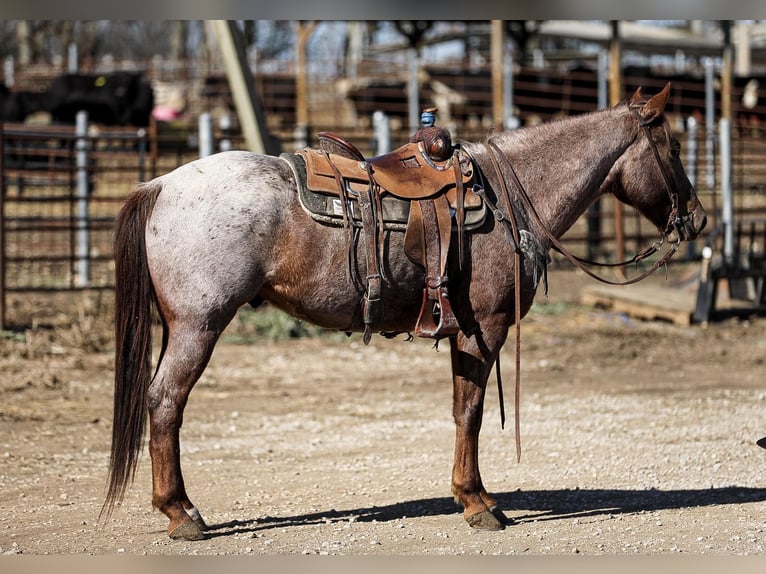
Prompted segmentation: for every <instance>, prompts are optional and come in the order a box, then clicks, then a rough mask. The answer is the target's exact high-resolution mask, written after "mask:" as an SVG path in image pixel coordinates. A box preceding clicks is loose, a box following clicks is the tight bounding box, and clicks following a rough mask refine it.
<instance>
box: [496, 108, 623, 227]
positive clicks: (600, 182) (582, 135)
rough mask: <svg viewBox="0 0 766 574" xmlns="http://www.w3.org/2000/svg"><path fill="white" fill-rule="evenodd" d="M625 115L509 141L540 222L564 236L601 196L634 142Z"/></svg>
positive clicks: (580, 119) (573, 122)
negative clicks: (626, 151)
mask: <svg viewBox="0 0 766 574" xmlns="http://www.w3.org/2000/svg"><path fill="white" fill-rule="evenodd" d="M626 125H629V124H627V122H626V120H625V114H624V113H620V112H618V111H616V110H612V109H610V110H604V111H600V112H596V113H592V114H587V115H584V116H577V117H574V118H568V119H566V120H562V121H558V122H552V123H549V124H544V125H541V126H537V127H535V128H529V129H527V130H521V131H519V132H518V133H516V134H514V133H513V132H511V133H510V134H509V135H508V139H507V140H506V143H504V144H503V143H500V149H501V150H502V151H504V152H505V153H507V155H508V158H509V159H510V161H511V163H512V164H513V166H514V169H515V170H516V172H517V174H518V176H519V179H520V180H521V182H522V183H523V185H524V186H525V189H526V192H527V194H528V195H529V197H530V199H531V200H532V204H533V205H534V206H535V211H536V212H537V214H538V215H539V217H540V220H541V221H540V222H535V221H533V220H530V224H531V225H532V226H533V227H536V226H537V225H538V224H540V223H541V224H542V225H544V226H545V227H546V228H547V229H548V230H549V231H550V232H551V233H553V234H554V235H555V236H556V237H560V236H561V235H563V234H564V233H565V232H566V231H567V230H568V229H569V228H570V227H571V226H572V225H573V224H574V223H575V221H577V219H578V218H579V217H580V216H581V215H582V214H583V213H585V210H586V209H587V208H588V206H589V205H590V204H591V203H593V201H595V199H596V198H597V197H599V195H601V194H602V193H603V192H604V191H605V188H607V187H608V186H607V185H606V182H607V178H608V176H609V174H610V171H611V169H612V167H613V166H614V164H615V162H616V161H617V160H618V159H619V158H620V156H621V155H622V154H623V153H624V152H625V150H626V148H627V147H628V146H629V145H630V143H631V142H632V141H633V138H634V136H635V133H634V132H632V131H631V130H629V129H626Z"/></svg>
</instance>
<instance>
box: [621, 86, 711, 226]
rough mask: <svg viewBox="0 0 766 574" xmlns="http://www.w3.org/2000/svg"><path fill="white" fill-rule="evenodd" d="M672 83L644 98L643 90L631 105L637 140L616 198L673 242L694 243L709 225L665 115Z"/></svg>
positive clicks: (625, 157)
mask: <svg viewBox="0 0 766 574" xmlns="http://www.w3.org/2000/svg"><path fill="white" fill-rule="evenodd" d="M669 95H670V84H669V83H668V84H667V85H666V86H665V88H664V89H663V90H662V91H661V92H660V93H659V94H657V95H656V96H653V97H651V98H648V99H647V98H645V97H644V96H643V95H642V94H641V88H639V89H638V90H636V92H635V93H634V94H633V97H631V99H630V101H629V103H628V109H629V111H630V113H631V114H632V116H633V117H632V118H631V119H633V121H634V122H635V123H636V127H637V130H638V132H637V134H638V135H637V137H636V140H635V142H634V144H633V145H631V146H630V148H629V149H628V151H627V152H626V153H625V156H624V158H623V159H624V163H623V164H622V169H621V176H620V178H619V180H620V185H618V186H617V187H618V189H616V190H615V195H616V196H617V197H618V198H619V199H620V200H622V201H624V202H625V203H627V204H628V205H632V206H633V207H635V208H636V209H638V211H640V212H641V213H642V214H643V215H644V216H645V217H647V218H648V219H649V220H650V221H651V222H652V223H654V224H655V225H656V226H657V228H658V229H659V231H660V233H662V234H663V236H666V237H667V238H668V239H669V240H670V241H679V240H680V241H690V240H693V239H695V238H696V237H697V236H698V235H699V234H700V232H701V231H702V229H703V228H704V227H705V223H706V222H707V215H706V214H705V210H704V208H703V207H702V204H701V203H700V201H699V199H698V198H697V193H696V192H695V190H694V186H692V184H691V182H690V181H689V178H688V177H687V176H686V171H685V170H684V166H683V164H682V163H681V144H680V143H679V141H678V140H677V139H676V138H675V137H674V136H673V134H672V133H671V131H670V126H669V125H668V122H667V120H666V118H665V115H664V110H665V104H666V103H667V101H668V96H669Z"/></svg>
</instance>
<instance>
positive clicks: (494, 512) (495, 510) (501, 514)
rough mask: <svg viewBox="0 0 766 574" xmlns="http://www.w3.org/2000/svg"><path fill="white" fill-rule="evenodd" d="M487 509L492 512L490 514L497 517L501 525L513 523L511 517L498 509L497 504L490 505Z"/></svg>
mask: <svg viewBox="0 0 766 574" xmlns="http://www.w3.org/2000/svg"><path fill="white" fill-rule="evenodd" d="M489 511H490V512H491V513H492V515H493V516H494V517H495V518H497V520H498V521H499V522H500V524H502V525H503V526H510V525H512V524H515V522H514V521H513V519H512V518H508V517H507V516H506V515H505V513H504V512H503V511H502V510H500V508H499V507H498V506H492V507H490V509H489Z"/></svg>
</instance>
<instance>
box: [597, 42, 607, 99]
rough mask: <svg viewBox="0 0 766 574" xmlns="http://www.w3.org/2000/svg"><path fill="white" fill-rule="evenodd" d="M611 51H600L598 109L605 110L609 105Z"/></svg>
mask: <svg viewBox="0 0 766 574" xmlns="http://www.w3.org/2000/svg"><path fill="white" fill-rule="evenodd" d="M608 80H609V53H608V52H607V51H606V50H601V51H600V52H599V53H598V109H599V110H604V109H606V108H607V106H608V105H609V99H608V97H607V85H608V84H609V81H608Z"/></svg>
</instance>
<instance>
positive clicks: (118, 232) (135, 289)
mask: <svg viewBox="0 0 766 574" xmlns="http://www.w3.org/2000/svg"><path fill="white" fill-rule="evenodd" d="M161 188H162V186H161V185H160V184H157V183H149V184H144V185H141V186H140V187H139V188H138V189H137V190H136V191H135V192H134V193H133V194H132V195H130V197H128V199H127V201H126V202H125V204H124V205H123V207H122V209H121V210H120V212H119V214H118V215H117V220H116V222H115V239H114V260H115V306H114V332H115V363H114V418H113V422H112V450H111V455H110V458H109V478H108V487H107V493H106V500H105V501H104V505H103V507H102V508H101V514H100V516H99V519H101V517H105V518H106V519H107V520H108V519H109V517H110V516H111V514H112V511H113V510H114V507H115V505H116V504H117V503H119V502H121V501H122V499H123V497H124V495H125V490H126V489H127V486H128V483H129V482H131V481H132V480H133V478H134V476H135V473H136V467H137V464H138V458H139V455H140V453H141V448H142V445H143V438H144V430H145V427H146V392H147V388H148V387H149V383H150V382H151V379H152V375H151V362H152V331H151V328H152V307H153V306H156V294H155V291H154V287H153V285H152V281H151V277H150V276H149V268H148V266H147V260H146V239H145V230H146V224H147V220H148V219H149V216H150V215H151V213H152V210H153V209H154V205H155V203H156V201H157V196H158V195H159V193H160V190H161Z"/></svg>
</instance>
